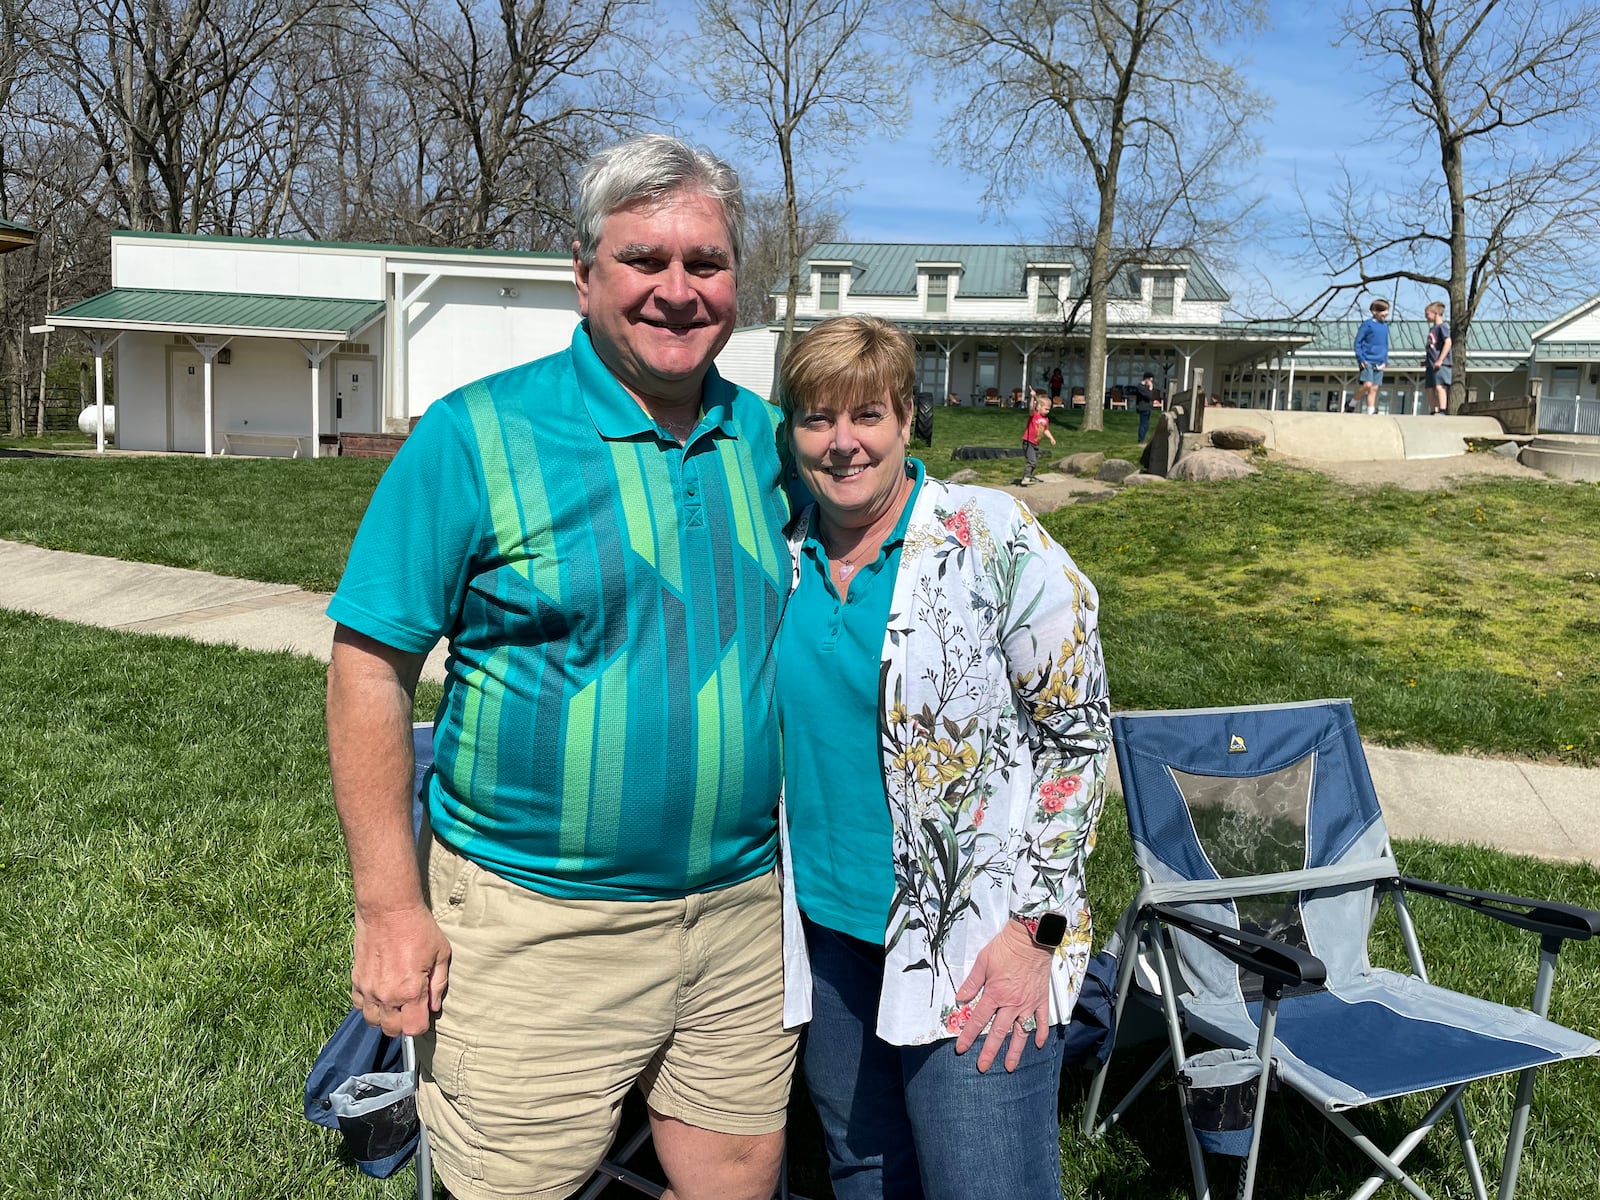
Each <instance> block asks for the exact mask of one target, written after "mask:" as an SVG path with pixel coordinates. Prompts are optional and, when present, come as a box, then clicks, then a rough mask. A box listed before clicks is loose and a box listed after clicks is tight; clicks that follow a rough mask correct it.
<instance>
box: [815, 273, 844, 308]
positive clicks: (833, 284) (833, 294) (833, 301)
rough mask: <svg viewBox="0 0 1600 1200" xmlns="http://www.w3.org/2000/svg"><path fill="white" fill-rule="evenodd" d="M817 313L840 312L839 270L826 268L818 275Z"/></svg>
mask: <svg viewBox="0 0 1600 1200" xmlns="http://www.w3.org/2000/svg"><path fill="white" fill-rule="evenodd" d="M817 311H818V312H838V311H839V271H838V269H837V268H825V269H824V270H823V271H821V272H820V273H819V275H818V279H817Z"/></svg>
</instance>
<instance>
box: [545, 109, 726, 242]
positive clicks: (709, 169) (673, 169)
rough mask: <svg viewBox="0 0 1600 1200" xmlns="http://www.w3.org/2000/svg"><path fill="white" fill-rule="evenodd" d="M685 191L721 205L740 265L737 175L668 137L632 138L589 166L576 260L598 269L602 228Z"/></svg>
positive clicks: (708, 153)
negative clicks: (618, 215)
mask: <svg viewBox="0 0 1600 1200" xmlns="http://www.w3.org/2000/svg"><path fill="white" fill-rule="evenodd" d="M684 191H687V192H693V193H698V194H700V195H704V196H707V197H709V198H710V199H712V200H717V201H720V202H721V204H722V212H723V216H724V218H725V219H726V221H727V224H728V241H729V242H730V243H731V244H732V246H733V261H734V262H735V263H736V264H737V263H738V262H739V259H740V257H741V255H742V254H743V251H744V192H743V190H742V189H741V188H740V186H739V174H738V172H737V171H735V170H734V169H733V168H732V167H730V166H729V165H728V164H727V163H725V162H723V161H722V160H721V159H720V158H718V157H717V156H716V155H714V154H712V153H711V151H709V150H707V149H705V148H704V147H695V146H691V145H689V144H688V143H687V142H684V141H681V140H679V139H678V138H675V137H668V136H667V135H666V134H664V133H646V134H642V135H640V136H639V137H631V138H628V139H627V140H626V141H621V142H617V143H616V144H615V145H612V146H607V147H606V148H605V149H604V150H601V151H600V152H599V153H598V154H596V155H595V156H594V157H593V158H591V159H590V160H589V165H588V166H586V167H585V168H584V169H583V182H582V184H581V185H580V186H579V192H578V250H577V253H578V258H579V259H580V260H581V261H582V262H583V264H584V265H585V266H593V265H594V256H595V253H596V251H598V250H599V248H600V229H601V226H603V225H604V224H605V220H606V218H607V217H609V216H610V215H611V214H612V213H614V212H616V211H617V210H618V209H621V208H626V207H627V206H628V205H630V204H638V203H641V202H644V203H649V202H651V201H661V200H665V199H667V197H669V196H671V195H673V194H674V193H677V192H684Z"/></svg>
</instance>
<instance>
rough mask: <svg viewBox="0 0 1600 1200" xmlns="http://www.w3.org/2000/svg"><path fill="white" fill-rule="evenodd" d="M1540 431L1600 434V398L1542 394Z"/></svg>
mask: <svg viewBox="0 0 1600 1200" xmlns="http://www.w3.org/2000/svg"><path fill="white" fill-rule="evenodd" d="M1539 432H1540V433H1587V434H1600V400H1574V399H1566V398H1558V397H1555V396H1540V397H1539Z"/></svg>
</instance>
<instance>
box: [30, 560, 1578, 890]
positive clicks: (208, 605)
mask: <svg viewBox="0 0 1600 1200" xmlns="http://www.w3.org/2000/svg"><path fill="white" fill-rule="evenodd" d="M327 603H328V597H327V596H326V595H324V594H322V593H318V592H305V591H301V590H300V589H299V588H295V587H289V586H287V585H285V584H275V583H255V582H252V581H250V580H245V579H228V578H224V577H222V576H218V575H208V574H206V573H205V572H203V571H187V570H182V569H180V568H177V567H161V566H153V565H151V564H148V563H131V562H123V561H122V560H120V559H113V558H98V557H95V556H93V555H88V554H71V553H67V552H64V551H59V550H41V549H39V548H38V547H35V546H26V545H21V544H18V543H16V542H5V541H0V608H9V609H18V610H22V611H24V612H31V613H38V614H40V615H41V616H47V617H56V618H58V619H60V620H64V621H76V622H79V623H81V624H86V625H99V626H104V627H105V628H108V629H119V630H123V631H126V632H130V633H153V634H161V635H164V636H169V637H186V638H191V639H193V640H195V641H201V642H222V643H229V644H232V645H236V646H242V647H244V648H246V649H251V650H289V651H293V652H295V653H299V654H307V655H311V656H314V657H316V658H319V659H322V660H324V661H326V660H327V657H328V650H329V646H330V644H331V641H332V637H333V623H332V622H331V621H329V620H328V618H327V617H326V616H324V615H323V609H324V608H325V607H326V606H327ZM423 677H424V678H426V679H433V680H442V679H443V678H444V650H443V647H442V646H441V647H439V648H436V649H435V650H434V652H433V654H432V655H431V656H430V657H429V659H428V664H427V666H426V668H425V669H424V671H423ZM1367 761H1368V763H1369V764H1370V766H1371V770H1372V778H1373V781H1374V782H1375V783H1376V785H1377V789H1378V798H1379V800H1380V801H1381V802H1382V804H1383V809H1384V815H1385V817H1386V818H1387V820H1388V823H1389V830H1390V832H1391V833H1392V834H1393V835H1394V836H1395V837H1398V838H1429V839H1432V840H1434V841H1442V842H1462V843H1477V844H1481V845H1487V846H1493V847H1495V848H1497V849H1501V850H1507V851H1510V852H1512V853H1515V854H1526V855H1532V856H1534V857H1538V858H1545V859H1550V860H1552V861H1556V862H1586V863H1589V864H1592V865H1594V866H1597V867H1600V820H1597V819H1596V818H1597V816H1600V770H1597V769H1586V768H1579V767H1560V766H1548V765H1545V764H1542V763H1531V762H1517V761H1513V760H1509V759H1491V758H1472V757H1467V756H1463V755H1445V754H1430V753H1425V752H1422V751H1417V750H1393V749H1389V748H1387V747H1383V746H1374V745H1372V744H1370V743H1369V744H1368V745H1367ZM1572 899H1573V900H1575V901H1577V902H1579V903H1584V902H1585V898H1581V897H1572ZM1587 899H1588V900H1592V899H1593V898H1592V897H1590V898H1587Z"/></svg>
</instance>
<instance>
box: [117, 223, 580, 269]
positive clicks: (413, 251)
mask: <svg viewBox="0 0 1600 1200" xmlns="http://www.w3.org/2000/svg"><path fill="white" fill-rule="evenodd" d="M112 236H113V237H119V238H151V239H164V240H166V241H175V242H215V243H217V244H219V245H235V246H289V247H292V248H294V249H296V250H380V251H382V252H384V253H385V254H395V255H406V256H409V257H417V256H419V255H433V254H447V255H460V256H461V257H463V258H525V259H533V260H537V261H541V262H561V263H570V262H571V261H572V252H571V251H567V250H481V249H474V248H470V247H465V246H400V245H395V244H392V243H388V242H323V241H318V240H317V239H315V238H256V237H233V236H230V235H227V234H220V233H162V232H156V231H152V230H146V229H119V230H117V231H116V232H115V233H114V234H112Z"/></svg>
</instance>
